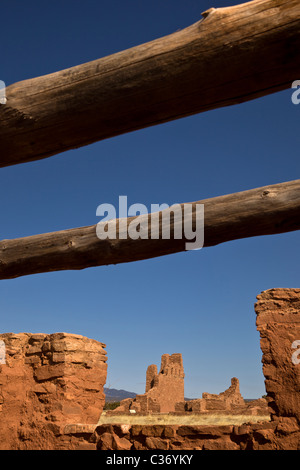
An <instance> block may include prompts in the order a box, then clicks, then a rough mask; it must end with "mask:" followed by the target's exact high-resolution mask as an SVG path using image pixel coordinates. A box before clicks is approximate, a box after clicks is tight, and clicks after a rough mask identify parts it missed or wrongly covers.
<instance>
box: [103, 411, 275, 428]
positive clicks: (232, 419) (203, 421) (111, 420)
mask: <svg viewBox="0 0 300 470" xmlns="http://www.w3.org/2000/svg"><path fill="white" fill-rule="evenodd" d="M269 420H270V416H269V415H266V416H253V415H225V414H224V415H222V414H207V415H196V414H188V415H180V416H178V415H177V416H176V415H169V414H163V413H161V414H153V415H147V416H139V415H115V416H112V415H111V416H109V415H107V414H106V411H103V413H102V415H101V418H100V420H99V422H98V424H120V423H121V424H131V425H132V424H144V425H145V424H163V425H168V424H174V425H191V426H198V425H213V426H221V425H236V426H239V425H241V424H244V423H257V422H258V421H269Z"/></svg>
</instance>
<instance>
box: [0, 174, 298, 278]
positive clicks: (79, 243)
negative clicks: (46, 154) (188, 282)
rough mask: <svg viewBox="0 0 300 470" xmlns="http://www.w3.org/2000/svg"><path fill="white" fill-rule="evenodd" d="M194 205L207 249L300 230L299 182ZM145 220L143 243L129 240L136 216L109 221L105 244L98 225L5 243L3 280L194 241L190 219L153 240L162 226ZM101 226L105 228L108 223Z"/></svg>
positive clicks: (154, 253)
mask: <svg viewBox="0 0 300 470" xmlns="http://www.w3.org/2000/svg"><path fill="white" fill-rule="evenodd" d="M189 204H191V205H192V207H193V212H192V214H191V221H192V222H193V225H194V228H196V232H197V227H196V222H197V221H196V208H197V204H201V205H204V247H208V246H215V245H218V244H219V243H224V242H227V241H230V240H237V239H241V238H248V237H255V236H260V235H271V234H279V233H284V232H291V231H294V230H299V229H300V180H296V181H290V182H287V183H280V184H275V185H271V186H265V187H262V188H256V189H251V190H247V191H242V192H239V193H234V194H229V195H225V196H218V197H215V198H211V199H205V200H202V201H197V202H194V203H189ZM181 207H182V205H181ZM167 210H168V209H167ZM164 212H165V211H162V212H160V221H159V227H160V232H162V229H163V224H164V222H163V218H162V214H163V213H164ZM145 219H147V220H148V222H147V224H146V226H147V228H148V233H149V236H148V238H144V239H143V238H137V239H133V238H131V237H130V236H129V235H130V231H129V227H130V225H131V223H132V222H133V223H136V222H137V218H135V217H131V218H128V219H126V218H124V219H119V220H112V221H111V222H109V223H111V224H114V223H115V225H116V228H117V230H116V235H115V237H114V238H106V239H102V240H100V239H99V238H98V236H97V226H96V225H93V226H90V227H81V228H74V229H69V230H62V231H60V232H53V233H45V234H42V235H34V236H31V237H25V238H19V239H15V240H1V241H0V279H11V278H15V277H19V276H24V275H28V274H37V273H42V272H50V271H61V270H68V269H84V268H89V267H93V266H103V265H109V264H118V263H128V262H131V261H138V260H145V259H149V258H155V257H158V256H164V255H169V254H172V253H178V252H182V251H185V250H186V243H187V242H189V243H190V242H191V238H190V237H187V236H186V231H185V230H184V224H185V222H186V219H185V217H184V219H183V218H182V219H181V220H182V221H180V219H178V218H176V217H174V219H171V218H169V221H170V223H169V227H170V239H167V238H166V239H163V238H162V236H159V238H154V237H152V224H153V223H155V224H156V225H157V219H154V221H153V219H152V214H148V215H147V214H146V215H144V216H142V220H143V221H145ZM120 220H122V224H121V226H120V224H119V221H120ZM139 220H141V219H139ZM102 224H104V225H105V222H102ZM176 225H177V227H178V225H181V228H182V237H181V238H175V237H174V233H175V226H176ZM98 227H99V226H98ZM120 227H121V229H120ZM124 227H125V228H124ZM177 233H178V232H177ZM124 234H125V236H124Z"/></svg>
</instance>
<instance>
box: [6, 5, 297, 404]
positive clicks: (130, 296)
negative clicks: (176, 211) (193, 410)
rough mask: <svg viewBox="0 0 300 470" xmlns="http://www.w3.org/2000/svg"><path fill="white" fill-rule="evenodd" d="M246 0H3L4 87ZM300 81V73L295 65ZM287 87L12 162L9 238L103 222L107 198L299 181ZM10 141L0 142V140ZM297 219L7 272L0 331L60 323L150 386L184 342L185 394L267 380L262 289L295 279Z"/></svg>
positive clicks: (258, 389)
mask: <svg viewBox="0 0 300 470" xmlns="http://www.w3.org/2000/svg"><path fill="white" fill-rule="evenodd" d="M237 3H239V2H232V1H229V0H228V1H219V0H218V1H216V2H215V3H211V2H209V1H199V0H164V1H161V0H154V1H151V2H141V1H138V0H127V1H126V2H124V1H121V0H113V1H110V2H104V1H101V0H100V1H94V0H85V1H83V0H59V1H58V0H53V1H51V2H41V1H37V0H26V2H25V1H21V0H10V1H9V2H3V4H2V5H1V30H0V36H1V52H2V53H1V62H0V80H4V81H5V82H6V84H7V85H9V84H11V83H14V82H17V81H20V80H24V79H27V78H32V77H36V76H40V75H44V74H47V73H51V72H55V71H58V70H62V69H65V68H67V67H71V66H75V65H78V64H80V63H84V62H88V61H90V60H94V59H97V58H100V57H103V56H105V55H108V54H112V53H115V52H118V51H121V50H124V49H128V48H129V47H132V46H135V45H138V44H141V43H144V42H147V41H150V40H152V39H155V38H158V37H162V36H164V35H167V34H170V33H172V32H174V31H176V30H178V29H181V28H184V27H186V26H188V25H190V24H192V23H194V22H196V21H198V20H199V19H200V17H201V12H202V11H204V10H206V9H207V8H210V7H211V6H214V7H221V6H229V5H234V4H237ZM293 79H295V80H296V79H300V77H293ZM291 94H292V93H291V90H286V91H284V92H281V93H277V94H274V95H271V96H268V97H265V98H262V99H259V100H256V101H252V102H249V103H245V104H241V105H238V106H234V107H228V108H224V109H219V110H215V111H210V112H208V113H203V114H199V115H196V116H193V117H189V118H185V119H181V120H177V121H174V122H171V123H167V124H163V125H160V126H156V127H152V128H149V129H145V130H141V131H137V132H133V133H130V134H126V135H123V136H119V137H116V138H113V139H108V140H106V141H103V142H98V143H96V144H93V145H90V146H88V147H85V148H81V149H77V150H72V151H69V152H66V153H63V154H60V155H57V156H54V157H51V158H48V159H45V160H41V161H38V162H33V163H27V164H24V165H18V166H12V167H8V168H3V169H1V171H0V181H1V184H0V214H1V229H0V238H1V239H7V238H18V237H22V236H28V235H33V234H38V233H44V232H52V231H56V230H63V229H67V228H73V227H80V226H86V225H92V224H96V223H97V222H98V221H99V218H98V217H96V209H97V206H98V205H99V204H102V203H111V204H117V201H118V197H119V195H127V196H128V203H129V204H133V203H136V202H139V203H142V204H145V205H146V206H147V207H150V205H151V204H152V203H167V204H169V205H171V204H173V203H176V202H190V201H195V200H200V199H204V198H209V197H214V196H218V195H223V194H228V193H233V192H237V191H243V190H247V189H251V188H255V187H259V186H264V185H268V184H275V183H280V182H284V181H290V180H294V179H297V178H299V170H300V163H299V144H300V133H299V123H300V105H299V106H295V105H293V104H292V102H291ZM0 151H1V149H0ZM299 265H300V254H299V232H293V233H290V234H283V235H276V236H268V237H256V238H250V239H244V240H240V241H233V242H229V243H226V244H222V245H219V246H217V247H213V248H205V249H202V250H199V251H191V252H186V253H181V254H176V255H171V256H167V257H163V258H156V259H152V260H148V261H140V262H137V263H129V264H124V265H117V266H108V267H99V268H91V269H86V270H83V271H77V272H76V271H64V272H58V273H45V274H39V275H33V276H27V277H21V278H18V279H14V280H7V281H0V312H1V332H15V333H19V332H33V333H36V332H44V333H54V332H59V331H64V332H68V333H76V334H82V335H84V336H88V337H90V338H94V339H96V340H99V341H102V342H104V343H106V344H107V353H108V377H107V386H110V387H112V388H123V389H127V390H130V391H133V392H137V393H143V392H144V386H145V373H146V368H147V366H148V365H149V364H153V363H154V364H157V365H158V366H159V364H160V357H161V355H162V354H164V353H168V354H172V353H182V355H183V362H184V368H185V374H186V380H185V395H186V396H188V397H195V398H196V397H201V395H202V392H210V393H219V392H222V391H223V390H225V389H226V388H227V387H228V386H229V385H230V379H231V377H234V376H235V377H238V378H239V380H240V387H241V392H242V394H243V396H244V397H246V398H247V397H248V398H255V397H260V396H261V395H263V394H264V393H265V387H264V378H263V375H262V365H261V350H260V345H259V333H258V332H257V331H256V326H255V320H256V316H255V312H254V303H255V301H256V295H257V294H259V293H260V292H261V291H263V290H265V289H269V288H273V287H299Z"/></svg>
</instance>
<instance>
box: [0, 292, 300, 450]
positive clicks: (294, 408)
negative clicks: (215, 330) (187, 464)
mask: <svg viewBox="0 0 300 470" xmlns="http://www.w3.org/2000/svg"><path fill="white" fill-rule="evenodd" d="M255 311H256V315H257V320H256V325H257V329H258V331H259V333H260V338H261V349H262V353H263V355H262V364H263V373H264V375H265V385H266V393H267V401H268V406H269V408H268V409H269V412H270V413H271V420H270V421H262V422H260V423H257V424H251V423H246V424H243V425H241V426H183V425H181V426H180V425H178V426H163V425H156V426H151V425H147V426H144V425H122V424H115V425H103V424H102V425H97V424H96V421H94V424H88V423H92V422H93V420H96V418H97V417H98V415H100V413H101V410H102V407H103V403H104V396H103V385H104V383H105V378H106V355H105V351H104V349H103V347H104V345H103V344H102V343H97V342H95V341H93V340H88V339H83V337H81V336H77V335H66V336H65V334H61V333H58V334H55V335H28V334H24V335H1V336H0V340H1V339H3V338H4V340H5V342H6V344H7V352H6V357H7V364H6V365H1V361H0V390H1V391H0V402H1V403H0V409H1V411H0V449H1V450H2V449H3V450H4V449H21V450H23V449H37V450H38V449H41V450H44V449H53V450H62V449H70V450H72V449H88V450H130V449H132V450H147V449H149V450H150V449H155V450H157V449H158V450H159V449H161V450H274V449H276V450H300V401H299V391H300V348H299V346H298V349H296V348H295V345H300V343H298V342H297V341H299V340H300V289H271V290H268V291H265V292H262V293H261V294H260V295H258V297H257V303H256V304H255ZM57 335H58V336H57ZM61 335H62V336H61ZM72 338H74V339H75V340H76V341H78V342H77V344H76V348H75V345H73V346H71V343H72V341H68V340H71V339H72ZM55 340H58V342H61V344H60V346H58V345H57V343H55ZM82 341H83V342H85V341H87V344H88V343H89V342H90V343H89V344H90V345H91V348H87V350H86V352H85V353H84V354H83V352H82V351H84V347H82V346H83V343H82ZM296 342H297V343H296ZM49 343H50V344H49ZM63 344H64V346H63ZM80 344H81V346H80ZM49 346H50V349H49ZM35 348H36V349H35ZM57 348H58V349H57ZM94 348H95V349H94ZM79 351H80V353H79ZM54 353H55V354H54ZM56 353H57V354H61V355H56ZM73 354H74V356H73V359H74V361H73V360H72V359H71V358H72V355H73ZM77 354H81V356H77ZM0 356H1V354H0ZM0 359H1V357H0ZM25 359H26V361H25ZM85 374H86V375H85ZM157 375H159V374H156V373H155V368H153V370H152V371H149V374H148V378H149V379H150V378H151V377H152V379H151V380H149V381H148V382H147V384H148V385H147V390H148V391H147V393H149V391H150V390H151V389H152V388H153V387H150V384H155V383H157ZM233 385H234V386H236V384H233ZM228 390H230V387H229V389H228ZM83 392H84V393H83ZM147 393H146V394H147ZM223 393H224V394H225V395H226V391H225V392H223ZM85 394H86V395H85ZM225 395H223V398H224V397H225ZM84 396H85V397H86V399H85V400H84V399H83V397H84ZM209 397H211V395H209ZM209 399H210V398H209Z"/></svg>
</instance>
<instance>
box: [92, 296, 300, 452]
mask: <svg viewBox="0 0 300 470" xmlns="http://www.w3.org/2000/svg"><path fill="white" fill-rule="evenodd" d="M255 311H256V314H257V320H256V324H257V329H258V331H259V333H260V338H261V340H260V343H261V349H262V353H263V356H262V364H263V373H264V376H265V385H266V393H267V401H268V410H269V412H270V413H271V420H270V421H264V422H263V421H262V422H260V423H257V424H251V423H245V424H243V425H241V426H160V425H159V426H149V425H148V426H138V425H133V426H128V425H126V426H125V425H121V424H119V425H117V424H115V425H101V426H98V427H97V428H96V429H95V432H94V434H93V438H92V439H93V442H95V445H96V448H97V449H99V450H105V449H114V450H152V449H161V450H177V449H178V450H300V289H281V288H279V289H270V290H267V291H265V292H262V293H261V294H260V295H258V296H257V303H256V304H255Z"/></svg>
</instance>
